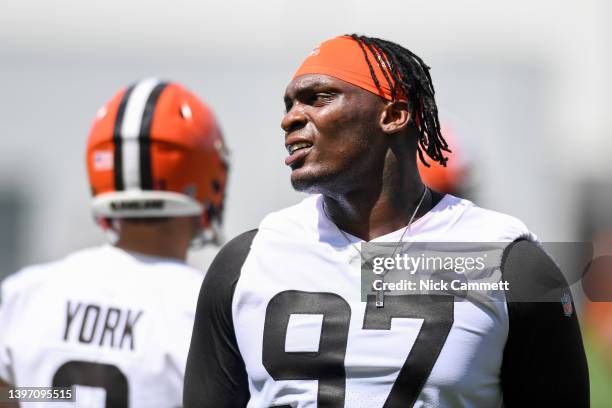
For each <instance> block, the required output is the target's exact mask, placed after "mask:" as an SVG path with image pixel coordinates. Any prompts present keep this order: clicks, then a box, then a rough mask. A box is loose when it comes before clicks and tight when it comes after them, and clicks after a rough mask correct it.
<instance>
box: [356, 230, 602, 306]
mask: <svg viewBox="0 0 612 408" xmlns="http://www.w3.org/2000/svg"><path fill="white" fill-rule="evenodd" d="M509 245H510V243H508V242H412V243H402V244H399V245H398V244H397V243H364V244H362V254H363V261H362V264H361V279H362V280H361V300H362V301H366V300H367V298H368V295H372V294H376V296H377V301H378V300H382V297H384V296H393V295H429V296H430V297H432V298H435V299H437V300H442V301H463V300H466V299H469V300H474V301H480V302H483V301H484V302H487V301H489V302H503V301H520V302H559V301H561V302H562V303H563V302H564V299H565V301H566V303H567V299H568V298H569V296H570V293H569V290H568V287H569V286H571V285H572V284H574V283H576V282H581V283H582V285H583V288H584V291H585V293H586V295H587V296H589V294H590V293H592V292H593V290H592V288H591V287H597V288H599V290H600V292H601V284H598V283H597V284H593V279H594V278H596V277H595V275H593V274H591V276H590V277H589V276H588V272H589V269H592V268H589V267H591V266H592V265H594V264H595V263H594V262H593V259H592V253H593V252H592V248H591V244H590V243H581V242H554V243H550V242H547V243H537V244H536V245H537V246H539V247H540V248H539V250H542V251H544V252H545V253H546V254H547V255H548V259H547V263H549V266H551V267H543V268H536V269H535V270H528V268H526V265H528V263H529V262H531V261H530V259H520V258H517V259H514V258H513V259H507V255H508V251H507V248H508V246H509ZM532 249H533V248H532ZM509 263H512V264H513V265H514V266H515V267H513V269H514V270H515V271H519V274H515V275H514V276H507V274H506V273H504V269H505V267H504V266H503V265H508V264H509ZM600 269H601V268H600ZM523 270H524V271H525V272H524V273H525V274H527V273H528V274H529V275H528V276H527V275H526V276H519V275H520V273H521V271H523ZM551 271H552V272H551ZM558 271H560V272H561V273H559V272H558ZM610 272H612V270H610ZM606 276H607V275H606ZM587 277H589V278H590V279H587ZM608 293H609V296H608V297H609V299H607V300H612V291H609V292H608ZM599 297H600V298H599V299H591V300H606V299H601V297H602V296H601V293H600V294H599ZM603 297H604V298H605V297H606V296H603Z"/></svg>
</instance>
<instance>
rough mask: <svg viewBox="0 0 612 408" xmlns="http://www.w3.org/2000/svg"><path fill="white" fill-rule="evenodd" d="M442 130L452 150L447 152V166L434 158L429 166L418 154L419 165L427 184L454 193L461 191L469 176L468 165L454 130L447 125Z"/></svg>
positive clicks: (438, 189) (441, 191) (442, 191)
mask: <svg viewBox="0 0 612 408" xmlns="http://www.w3.org/2000/svg"><path fill="white" fill-rule="evenodd" d="M441 130H442V135H443V136H444V139H445V140H446V142H447V143H448V147H449V148H450V150H451V151H452V152H451V153H446V155H447V157H448V162H446V167H444V166H442V165H441V164H440V163H438V162H434V161H433V160H428V164H429V167H427V166H425V165H424V164H423V163H422V162H421V160H420V159H419V157H418V155H417V167H418V169H419V173H420V174H421V179H422V180H423V183H425V185H427V186H428V187H430V188H431V189H432V190H435V191H438V192H440V193H451V194H453V193H457V192H459V191H460V190H461V188H462V187H463V184H464V182H465V179H466V176H467V166H466V162H465V158H464V157H463V154H462V150H461V148H460V146H458V144H457V140H456V138H455V136H454V135H453V132H452V131H451V130H450V129H449V128H448V127H446V126H442V129H441Z"/></svg>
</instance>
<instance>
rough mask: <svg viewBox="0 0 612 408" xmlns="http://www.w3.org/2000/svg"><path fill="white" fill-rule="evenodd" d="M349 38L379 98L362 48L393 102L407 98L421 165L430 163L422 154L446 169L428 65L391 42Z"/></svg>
mask: <svg viewBox="0 0 612 408" xmlns="http://www.w3.org/2000/svg"><path fill="white" fill-rule="evenodd" d="M349 36H350V37H351V38H353V40H355V41H357V43H358V44H359V46H360V47H361V50H362V51H363V55H364V57H365V60H366V62H367V63H368V67H369V68H370V74H371V75H372V79H373V80H374V83H375V84H376V88H378V91H379V92H380V94H381V95H382V94H383V92H382V89H381V87H380V83H379V82H378V78H377V77H376V74H375V72H374V68H373V67H372V62H371V61H370V58H369V57H368V53H367V52H366V49H365V47H367V48H368V50H370V52H371V53H372V55H374V56H375V57H376V62H377V63H378V66H379V67H380V70H381V71H382V73H383V76H384V77H385V80H386V81H387V83H388V84H389V88H390V89H391V98H392V99H393V101H396V100H397V98H398V96H405V97H407V98H408V102H409V104H410V105H411V106H412V109H413V112H414V116H415V118H414V123H415V127H416V129H417V131H418V134H419V140H418V144H417V151H418V153H419V158H420V159H421V161H422V162H423V164H424V165H425V166H427V167H429V163H427V161H426V160H425V157H424V155H423V152H425V153H427V156H429V157H430V158H431V159H432V160H434V161H436V162H438V163H440V164H441V165H442V166H446V162H447V160H448V158H447V157H445V156H444V153H443V152H444V151H446V152H449V153H450V149H449V148H448V144H447V143H446V140H444V137H443V136H442V133H441V132H440V120H439V119H438V107H437V106H436V99H435V97H434V94H435V91H434V87H433V83H432V81H431V76H430V75H429V67H428V66H427V64H425V63H424V62H423V60H422V59H421V58H420V57H419V56H418V55H416V54H414V53H413V52H412V51H410V50H408V49H406V48H404V47H402V46H401V45H398V44H395V43H392V42H391V41H386V40H381V39H380V38H372V37H366V36H363V35H357V34H350V35H349ZM389 75H390V76H389Z"/></svg>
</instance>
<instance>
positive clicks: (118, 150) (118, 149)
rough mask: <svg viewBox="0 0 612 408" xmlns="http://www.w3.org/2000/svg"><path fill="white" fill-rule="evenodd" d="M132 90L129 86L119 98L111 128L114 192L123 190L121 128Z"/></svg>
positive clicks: (132, 87)
mask: <svg viewBox="0 0 612 408" xmlns="http://www.w3.org/2000/svg"><path fill="white" fill-rule="evenodd" d="M133 90H134V86H133V85H132V86H130V87H129V88H128V89H127V90H126V91H125V93H124V94H123V97H122V98H121V102H120V103H119V108H118V109H117V117H116V119H115V125H114V127H113V144H114V152H113V171H114V179H115V191H122V190H123V189H124V184H123V160H122V159H123V154H122V144H123V140H122V138H121V126H122V124H123V116H124V115H125V107H126V105H127V102H128V99H130V95H131V94H132V91H133Z"/></svg>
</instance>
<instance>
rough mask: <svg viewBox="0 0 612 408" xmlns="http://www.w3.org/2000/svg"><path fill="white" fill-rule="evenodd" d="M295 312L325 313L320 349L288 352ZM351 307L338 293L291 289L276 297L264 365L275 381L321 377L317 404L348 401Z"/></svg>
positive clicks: (333, 407) (325, 406)
mask: <svg viewBox="0 0 612 408" xmlns="http://www.w3.org/2000/svg"><path fill="white" fill-rule="evenodd" d="M292 314H322V315H323V325H322V327H321V338H320V340H319V351H317V352H313V353H310V352H303V353H302V352H289V353H287V352H285V341H286V338H287V327H288V326H289V317H290V316H291V315H292ZM350 320H351V308H350V306H349V304H348V303H347V302H346V300H344V299H343V298H342V297H340V296H338V295H336V294H335V293H312V292H300V291H297V290H289V291H285V292H281V293H279V294H277V295H276V296H274V297H273V298H272V299H271V300H270V303H268V307H267V309H266V321H265V323H264V334H263V356H262V358H263V365H264V367H266V370H268V373H269V374H270V376H271V377H272V378H274V379H275V380H319V390H318V393H317V407H319V408H337V407H342V406H343V404H344V391H345V388H346V384H345V383H346V374H345V373H344V355H345V353H346V342H347V340H348V330H349V322H350Z"/></svg>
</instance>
